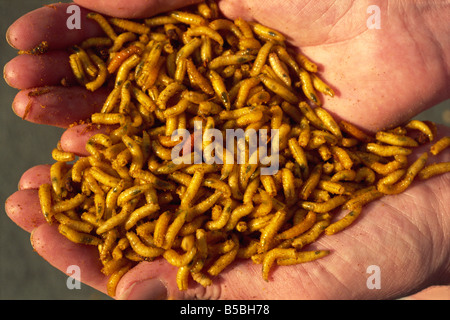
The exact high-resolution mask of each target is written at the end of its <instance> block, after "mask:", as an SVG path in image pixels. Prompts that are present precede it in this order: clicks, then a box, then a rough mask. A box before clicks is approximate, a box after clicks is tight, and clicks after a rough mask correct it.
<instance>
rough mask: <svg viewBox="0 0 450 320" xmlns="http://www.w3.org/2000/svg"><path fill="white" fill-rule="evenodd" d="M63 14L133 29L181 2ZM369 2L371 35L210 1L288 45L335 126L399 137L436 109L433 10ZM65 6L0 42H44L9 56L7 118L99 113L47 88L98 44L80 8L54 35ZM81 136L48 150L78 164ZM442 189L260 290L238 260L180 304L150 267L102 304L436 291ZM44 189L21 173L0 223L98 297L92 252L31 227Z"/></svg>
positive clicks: (256, 270) (437, 181)
mask: <svg viewBox="0 0 450 320" xmlns="http://www.w3.org/2000/svg"><path fill="white" fill-rule="evenodd" d="M375 2H376V1H375ZM76 3H77V4H79V5H81V6H85V7H86V8H89V9H90V10H96V11H98V12H101V13H104V14H108V15H113V16H120V17H130V18H135V17H145V16H149V15H152V14H156V13H160V12H163V11H167V10H171V9H175V8H178V7H182V6H185V5H186V4H190V3H192V2H188V1H181V0H180V1H171V2H170V4H167V3H166V2H161V3H160V2H159V1H143V0H127V1H122V0H116V1H103V0H98V1H87V0H78V1H76ZM383 3H384V2H382V1H379V4H378V7H379V8H380V10H381V15H380V19H381V29H368V27H367V23H366V22H367V19H368V18H369V16H370V15H369V14H368V13H367V7H368V6H369V5H370V4H374V1H371V2H370V3H368V2H367V3H366V2H365V1H346V2H344V1H340V2H339V3H336V2H330V3H328V2H327V1H320V2H311V1H310V2H307V1H297V2H295V3H292V2H286V1H279V2H278V1H265V2H264V3H263V2H261V1H258V2H257V1H220V2H219V7H220V8H221V10H222V12H223V14H224V15H225V16H226V17H228V18H230V19H235V18H237V17H239V16H240V17H242V18H244V19H247V20H256V21H258V22H260V23H262V24H265V25H268V26H270V27H272V28H274V29H277V30H279V31H281V32H283V33H284V34H285V35H286V36H287V37H288V39H289V41H290V42H291V43H292V45H294V46H296V47H299V48H300V50H301V51H302V52H304V53H305V54H306V55H307V56H309V57H310V58H311V59H312V60H314V61H315V62H316V63H317V64H318V65H319V71H320V73H321V75H322V76H323V78H324V79H325V80H326V81H327V82H328V83H330V84H331V85H332V87H333V88H334V89H335V91H336V93H337V96H336V97H334V98H328V97H326V96H321V99H322V100H323V101H324V108H326V109H327V110H329V111H330V112H331V113H333V115H335V116H336V117H338V118H342V119H345V120H348V121H350V122H352V123H355V124H357V125H359V126H360V127H361V128H363V129H366V130H368V131H376V130H378V129H380V128H385V127H388V126H393V125H397V124H400V123H401V122H403V121H405V120H407V119H409V118H410V117H412V116H414V115H416V114H418V113H419V112H421V111H423V110H425V109H427V108H429V107H431V106H433V105H434V104H436V103H437V102H439V101H442V100H444V99H446V98H448V97H449V92H448V89H447V87H446V84H447V83H448V79H449V73H450V72H449V70H448V65H449V63H448V61H449V59H448V57H447V56H445V54H448V52H449V50H445V49H446V48H447V49H448V46H449V43H448V39H447V37H445V33H444V35H442V34H441V33H440V30H439V28H438V27H436V26H432V25H431V24H430V23H428V20H426V15H427V14H428V15H434V16H433V17H434V18H436V17H437V19H439V14H438V13H434V12H433V11H432V10H433V8H429V7H422V8H419V7H417V6H416V5H415V4H414V2H409V3H408V4H407V5H406V4H404V2H400V1H399V3H397V2H396V1H391V2H390V3H389V8H387V7H385V5H384V4H383ZM67 6H68V5H67V4H57V5H54V6H46V7H43V8H40V9H38V10H36V11H33V12H31V13H29V14H27V15H25V16H23V17H22V18H20V19H19V20H17V21H16V22H15V23H14V24H13V25H12V26H11V28H10V29H9V31H8V35H7V37H8V40H9V42H10V43H11V45H12V46H14V47H15V48H17V49H20V50H29V49H31V48H33V47H34V46H36V45H37V44H39V43H40V42H41V41H42V40H47V41H48V43H49V48H50V51H49V52H48V53H46V54H44V55H40V56H32V55H21V56H18V57H16V58H14V59H13V60H12V61H10V62H9V63H8V64H7V66H6V67H5V72H4V74H5V79H6V81H7V82H8V83H9V84H10V85H11V86H13V87H15V88H18V89H20V90H21V91H20V92H19V93H18V95H17V96H16V98H15V100H14V102H13V108H14V110H15V112H16V113H17V115H18V116H20V117H23V118H24V119H26V120H28V121H32V122H36V123H43V124H49V125H55V126H60V127H66V128H67V127H68V126H69V125H70V124H72V123H74V122H76V121H80V120H83V119H86V118H88V117H89V115H90V114H91V113H93V112H95V111H96V110H99V108H100V107H101V105H102V102H103V100H104V98H105V97H106V94H107V92H105V91H102V90H99V91H96V92H88V91H87V90H85V89H83V88H81V87H76V86H75V87H74V86H71V87H65V86H61V85H60V83H61V79H62V78H65V82H66V83H69V84H70V83H74V82H75V81H74V78H73V76H72V75H71V71H70V67H69V64H68V54H67V53H66V50H65V49H66V48H67V47H69V46H71V45H74V44H77V43H79V42H80V41H82V40H83V39H86V38H89V37H92V36H98V35H101V34H102V31H101V30H100V29H99V27H98V26H97V25H96V24H95V23H93V22H92V21H90V20H89V19H86V18H85V16H86V13H87V12H88V10H87V9H82V12H81V18H82V20H81V26H82V28H81V29H79V30H77V29H74V30H68V29H67V27H66V19H67V17H68V15H69V14H68V13H67V12H66V8H67ZM136 12H138V13H139V15H136ZM444 16H445V15H444ZM36 88H38V90H36ZM39 90H40V91H39ZM30 92H34V93H36V92H38V93H39V94H30ZM41 106H45V108H42V107H41ZM61 106H64V108H61ZM439 129H440V130H439V132H440V135H448V134H449V130H448V129H447V128H442V127H441V128H439ZM93 133H94V132H92V131H86V130H84V129H83V126H76V127H72V128H69V129H67V131H66V132H65V134H64V135H63V136H62V137H61V145H62V147H63V148H64V149H65V150H67V151H72V152H75V153H77V154H79V155H85V154H86V150H85V149H84V145H85V142H86V141H87V139H88V138H89V136H90V135H92V134H93ZM428 147H429V146H424V147H423V148H428ZM423 150H425V149H423ZM423 150H422V151H423ZM419 151H420V150H419ZM449 157H450V154H449V152H448V151H447V152H444V153H442V154H441V155H440V156H439V157H438V158H437V159H436V161H449ZM449 179H450V175H449V174H445V175H442V176H437V177H434V178H432V179H430V180H427V181H420V182H415V183H414V184H413V186H412V187H410V188H409V189H408V190H407V191H406V192H404V193H402V194H400V195H394V196H386V197H384V198H382V199H381V200H378V201H376V202H373V203H371V204H369V205H368V206H366V207H364V211H363V213H362V215H361V216H360V217H359V218H358V219H359V221H358V223H357V224H355V225H354V226H352V227H350V228H348V229H347V230H345V231H344V232H341V233H339V234H336V235H334V236H329V237H322V238H321V239H320V240H319V241H318V242H317V243H315V244H314V246H312V247H314V248H324V249H329V250H331V251H332V254H330V255H329V256H327V257H325V258H323V259H320V260H317V261H315V262H313V263H307V264H303V265H297V266H290V267H280V268H274V270H273V272H272V273H271V279H270V281H269V282H266V281H264V280H263V279H262V277H261V266H260V265H256V264H253V263H252V262H249V261H239V262H236V263H235V264H234V265H233V266H231V267H230V268H228V269H226V270H225V271H224V272H223V273H221V275H220V277H219V279H218V280H217V281H215V282H214V283H213V285H211V286H209V287H208V288H206V289H205V288H203V287H201V286H199V285H195V284H193V285H192V289H189V290H187V291H185V292H180V291H178V289H177V288H176V284H175V273H176V269H175V268H174V267H172V266H170V265H169V264H168V263H166V262H164V261H162V260H161V261H160V260H156V261H154V262H152V263H148V262H143V263H140V264H138V265H137V266H136V267H134V268H133V269H132V270H130V271H129V272H128V273H127V274H126V275H125V276H124V277H123V278H122V279H121V281H120V283H119V286H118V288H117V296H116V298H124V299H134V298H143V299H146V298H153V299H154V298H164V297H173V298H193V297H196V298H220V299H252V298H256V299H297V298H300V299H304V298H313V299H340V298H342V299H349V298H356V299H372V298H383V299H387V298H396V297H401V296H405V295H408V294H411V293H414V292H417V291H418V290H420V289H422V288H424V287H427V286H429V285H433V284H447V283H448V281H449V279H450V277H449V271H450V270H449V269H450V268H449V266H448V261H449V252H450V250H449V248H448V243H449V239H448V235H449V234H450V233H449V229H450V228H449V226H450V221H449V209H448V206H447V205H446V203H445V201H446V195H447V194H448V193H449V191H450V190H449V189H450V183H449ZM48 181H49V166H48V165H43V166H38V167H35V168H32V169H30V170H28V171H27V172H26V173H24V175H23V176H22V179H21V180H20V184H19V189H20V190H19V191H18V192H16V193H15V194H13V195H12V196H11V197H10V198H9V199H8V201H7V203H6V210H7V213H8V215H9V216H10V218H11V219H12V220H14V221H15V222H16V223H17V224H18V225H19V226H21V227H22V228H24V229H25V230H27V231H30V232H32V237H31V241H32V245H33V247H34V249H35V250H36V251H37V252H38V253H39V254H40V255H41V256H42V257H43V258H44V259H46V260H47V261H49V262H50V263H51V264H52V265H54V266H55V267H56V268H58V269H60V270H62V271H66V270H67V267H68V266H69V265H73V264H76V265H78V266H80V268H81V270H82V274H81V277H82V278H81V280H82V281H83V282H84V283H86V284H88V285H90V286H92V287H94V288H96V289H98V290H100V291H102V292H105V288H106V281H107V278H106V277H105V276H104V275H102V273H101V272H100V262H99V261H98V257H97V251H96V248H90V247H89V248H88V247H84V246H80V245H76V244H73V243H71V242H69V241H68V240H66V239H65V238H64V237H63V236H62V235H60V234H59V233H58V231H57V229H56V228H55V226H51V225H48V224H47V223H46V222H45V221H44V218H43V216H42V214H41V212H40V206H39V201H38V198H37V188H38V187H39V185H40V184H42V183H45V182H48ZM370 266H377V267H379V271H380V272H381V274H380V276H381V278H380V279H381V287H380V288H379V289H371V288H370V285H369V286H368V282H367V281H368V278H369V277H370V273H368V271H369V270H371V269H370V268H369V267H370ZM368 268H369V269H368Z"/></svg>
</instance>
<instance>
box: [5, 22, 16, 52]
mask: <svg viewBox="0 0 450 320" xmlns="http://www.w3.org/2000/svg"><path fill="white" fill-rule="evenodd" d="M6 42H8V44H9V45H10V46H11V47H13V48H14V49H17V48H16V47H15V46H14V45H13V44H12V41H11V26H9V28H8V30H6Z"/></svg>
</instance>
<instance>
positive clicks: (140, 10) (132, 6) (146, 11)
mask: <svg viewBox="0 0 450 320" xmlns="http://www.w3.org/2000/svg"><path fill="white" fill-rule="evenodd" d="M74 2H75V3H77V4H79V5H80V6H82V7H85V8H87V9H90V10H94V11H97V12H99V13H103V14H105V15H109V16H114V17H118V18H131V19H137V18H145V17H150V16H153V15H156V14H158V13H161V12H164V11H169V10H174V9H178V8H181V7H184V6H188V5H191V4H194V3H198V2H200V1H199V0H173V1H157V0H148V1H147V0H94V1H92V0H75V1H74Z"/></svg>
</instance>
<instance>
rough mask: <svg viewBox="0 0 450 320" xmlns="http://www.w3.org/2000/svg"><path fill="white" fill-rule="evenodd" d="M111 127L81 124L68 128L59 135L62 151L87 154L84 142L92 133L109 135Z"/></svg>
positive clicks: (81, 154) (80, 154)
mask: <svg viewBox="0 0 450 320" xmlns="http://www.w3.org/2000/svg"><path fill="white" fill-rule="evenodd" d="M112 128H113V127H108V126H93V125H90V124H82V125H78V126H74V127H71V128H68V129H67V130H66V131H65V132H64V133H63V134H62V136H61V148H62V149H63V150H64V151H67V152H72V153H75V154H76V155H79V156H87V155H89V153H88V152H87V150H86V143H87V142H88V140H89V138H91V137H92V136H93V135H96V134H99V133H104V134H107V135H109V133H110V131H111V130H112Z"/></svg>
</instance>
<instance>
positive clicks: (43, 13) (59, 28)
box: [6, 3, 104, 50]
mask: <svg viewBox="0 0 450 320" xmlns="http://www.w3.org/2000/svg"><path fill="white" fill-rule="evenodd" d="M70 5H71V4H69V3H58V4H52V5H47V6H44V7H42V8H39V9H36V10H34V11H31V12H29V13H27V14H25V15H23V16H22V17H20V18H19V19H17V20H16V21H15V22H14V23H13V24H12V25H11V26H10V27H9V29H8V31H7V33H6V38H7V40H8V43H9V44H10V45H11V46H12V47H14V48H16V49H19V50H30V49H32V48H34V47H36V46H37V45H38V44H39V43H41V42H42V41H47V42H48V46H49V50H58V49H65V48H67V47H69V46H72V45H75V44H77V43H80V42H81V41H83V40H84V39H86V38H90V37H95V36H101V35H103V34H104V33H103V31H102V30H101V28H100V27H99V26H98V24H97V23H96V22H95V21H93V20H91V19H88V18H87V17H86V15H87V13H88V12H89V11H90V10H87V9H84V8H80V17H79V18H80V19H79V20H80V28H79V29H69V28H68V25H67V22H68V19H69V17H70V16H71V11H69V13H68V12H67V8H68V7H69V6H70Z"/></svg>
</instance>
